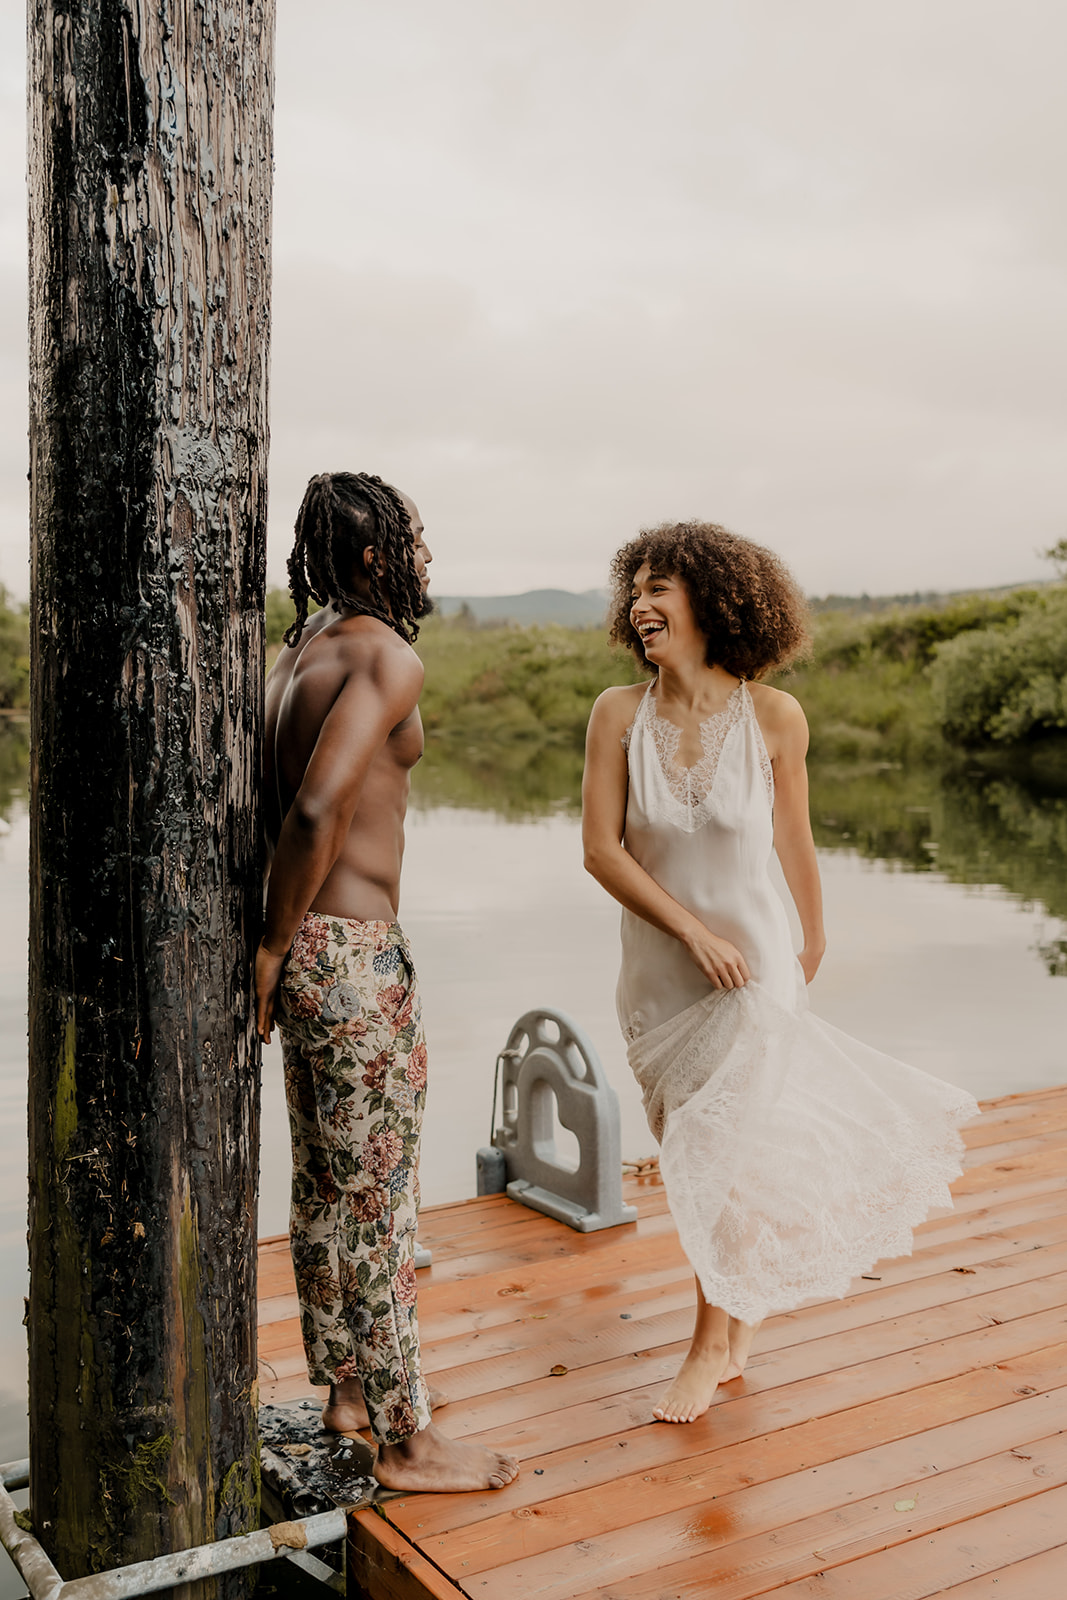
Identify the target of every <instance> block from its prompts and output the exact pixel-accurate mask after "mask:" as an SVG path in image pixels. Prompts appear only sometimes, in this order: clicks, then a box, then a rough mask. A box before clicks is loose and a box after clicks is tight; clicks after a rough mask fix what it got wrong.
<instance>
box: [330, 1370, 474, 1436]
mask: <svg viewBox="0 0 1067 1600" xmlns="http://www.w3.org/2000/svg"><path fill="white" fill-rule="evenodd" d="M427 1393H428V1395H429V1399H430V1410H431V1411H440V1410H441V1408H442V1406H447V1404H448V1396H447V1395H446V1394H442V1393H441V1391H440V1390H439V1389H429V1390H427ZM322 1425H323V1427H324V1428H325V1429H326V1431H327V1433H364V1432H365V1431H366V1429H367V1428H369V1427H370V1417H369V1416H368V1415H367V1406H366V1402H365V1401H364V1399H363V1389H362V1386H361V1385H360V1381H359V1379H358V1378H346V1379H345V1380H344V1382H343V1383H335V1384H332V1385H331V1387H330V1398H329V1399H328V1400H327V1402H326V1404H325V1405H324V1406H323V1408H322Z"/></svg>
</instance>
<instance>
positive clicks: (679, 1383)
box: [652, 1343, 730, 1422]
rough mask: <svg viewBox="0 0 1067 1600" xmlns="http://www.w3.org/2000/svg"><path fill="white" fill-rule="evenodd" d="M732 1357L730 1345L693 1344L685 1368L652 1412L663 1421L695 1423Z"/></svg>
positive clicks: (684, 1363)
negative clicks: (698, 1345)
mask: <svg viewBox="0 0 1067 1600" xmlns="http://www.w3.org/2000/svg"><path fill="white" fill-rule="evenodd" d="M729 1359H730V1347H729V1345H728V1344H712V1345H703V1346H702V1347H701V1348H699V1349H698V1348H697V1346H696V1344H695V1343H694V1345H693V1346H692V1348H691V1349H690V1351H689V1354H688V1355H687V1356H686V1358H685V1360H684V1361H683V1362H682V1370H681V1372H679V1374H678V1376H677V1377H676V1378H675V1380H674V1382H673V1383H672V1384H671V1386H670V1388H669V1389H668V1390H667V1393H666V1394H665V1395H664V1397H663V1399H662V1400H661V1401H660V1403H659V1405H658V1406H655V1407H654V1408H653V1411H652V1415H653V1416H654V1417H656V1418H658V1419H659V1421H660V1422H695V1421H696V1419H697V1417H702V1416H703V1415H704V1413H705V1411H706V1410H707V1409H708V1407H709V1406H710V1405H711V1402H712V1400H713V1399H714V1397H715V1391H716V1389H717V1388H718V1387H719V1384H720V1383H721V1382H722V1375H723V1369H724V1368H725V1366H726V1364H727V1362H728V1361H729Z"/></svg>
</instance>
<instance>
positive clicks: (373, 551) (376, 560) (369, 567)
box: [363, 544, 385, 578]
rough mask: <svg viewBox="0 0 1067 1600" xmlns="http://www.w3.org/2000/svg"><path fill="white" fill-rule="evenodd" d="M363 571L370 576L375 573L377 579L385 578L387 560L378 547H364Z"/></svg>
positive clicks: (370, 545)
mask: <svg viewBox="0 0 1067 1600" xmlns="http://www.w3.org/2000/svg"><path fill="white" fill-rule="evenodd" d="M363 570H364V572H366V573H368V574H369V573H372V572H373V573H374V575H375V577H377V578H380V577H382V576H383V574H384V572H385V559H384V557H383V556H382V554H381V552H380V551H379V549H378V547H377V545H373V544H366V545H364V546H363Z"/></svg>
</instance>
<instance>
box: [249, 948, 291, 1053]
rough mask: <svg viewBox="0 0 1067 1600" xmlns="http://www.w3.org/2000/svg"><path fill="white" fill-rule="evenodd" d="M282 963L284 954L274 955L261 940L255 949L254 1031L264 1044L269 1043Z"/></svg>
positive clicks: (283, 962) (283, 963)
mask: <svg viewBox="0 0 1067 1600" xmlns="http://www.w3.org/2000/svg"><path fill="white" fill-rule="evenodd" d="M286 954H288V952H286ZM284 965H285V956H276V955H274V954H273V952H272V951H270V950H268V949H267V947H266V945H265V944H264V943H263V942H262V940H261V941H260V945H259V949H258V950H257V951H256V1031H257V1032H258V1034H259V1037H260V1038H261V1039H262V1040H263V1043H264V1044H270V1033H271V1029H272V1028H273V1027H274V1004H275V1001H276V1000H277V998H278V985H279V984H280V982H281V978H282V968H283V967H284Z"/></svg>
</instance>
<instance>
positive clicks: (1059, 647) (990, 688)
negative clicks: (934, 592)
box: [930, 588, 1067, 745]
mask: <svg viewBox="0 0 1067 1600" xmlns="http://www.w3.org/2000/svg"><path fill="white" fill-rule="evenodd" d="M930 680H931V688H932V692H933V700H934V709H935V713H936V715H937V717H938V720H939V722H940V724H941V727H942V730H943V731H944V734H945V737H946V738H947V739H949V740H951V741H953V742H954V743H957V744H962V745H980V744H983V743H986V742H987V741H993V742H995V743H998V744H1018V743H1021V742H1022V741H1023V740H1025V739H1029V738H1033V737H1035V736H1039V735H1041V734H1048V733H1051V732H1055V731H1059V730H1063V729H1065V728H1067V589H1061V588H1056V589H1050V590H1046V591H1045V592H1044V593H1042V594H1038V595H1035V596H1033V597H1032V598H1031V599H1030V601H1029V604H1028V605H1027V606H1026V608H1025V609H1024V610H1023V611H1022V612H1021V613H1020V615H1019V616H1018V617H1017V618H1016V619H1015V620H1014V621H1013V622H1007V621H1005V622H1002V623H1000V624H999V625H997V626H995V627H986V628H981V629H979V630H977V631H975V632H972V633H967V634H964V635H962V636H960V637H959V638H956V639H952V640H949V641H948V642H947V643H946V644H943V645H941V646H940V647H939V649H938V651H937V654H936V656H935V659H934V663H933V666H932V668H931V670H930Z"/></svg>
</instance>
